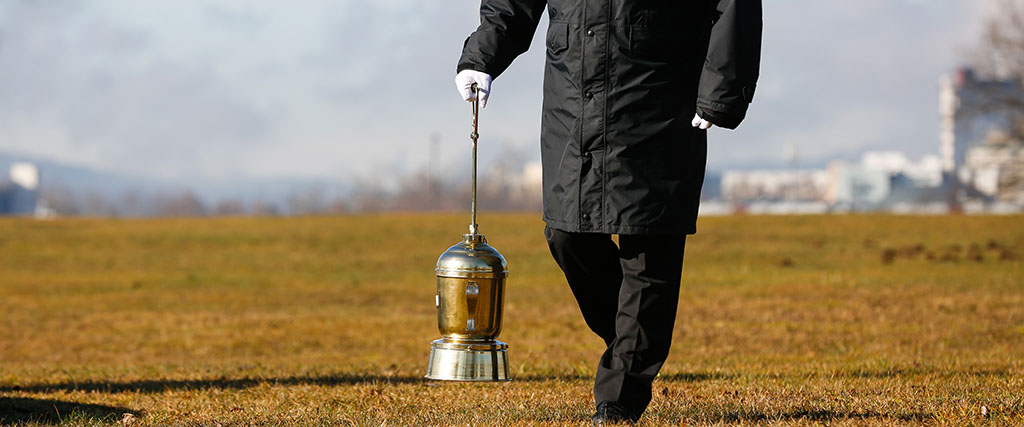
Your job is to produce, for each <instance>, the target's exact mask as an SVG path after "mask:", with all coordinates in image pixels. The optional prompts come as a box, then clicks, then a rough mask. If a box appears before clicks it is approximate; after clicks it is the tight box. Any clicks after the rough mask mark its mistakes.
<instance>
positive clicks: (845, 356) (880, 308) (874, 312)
mask: <svg viewBox="0 0 1024 427" xmlns="http://www.w3.org/2000/svg"><path fill="white" fill-rule="evenodd" d="M466 222H467V221H466V218H465V216H464V215H385V216H355V217H329V218H327V217H325V218H257V219H253V218H227V219H180V220H177V219H175V220H169V219H158V220H108V219H61V220H55V221H34V220H24V219H4V220H0V424H4V425H6V424H25V425H55V424H56V425H108V424H125V425H278V424H289V425H375V426H376V425H522V424H545V425H546V424H570V425H572V424H582V423H585V422H587V421H588V417H589V415H590V414H591V412H592V410H593V407H592V405H593V403H592V401H591V397H590V389H591V376H592V375H593V373H594V370H595V368H596V360H597V357H598V355H599V354H600V352H601V350H602V344H601V342H600V340H599V339H597V338H596V337H595V336H593V335H592V334H591V333H590V332H589V331H588V330H587V329H586V326H585V325H584V324H583V321H582V318H581V316H580V315H579V313H578V311H577V308H576V306H575V303H574V301H573V299H572V297H571V294H570V293H569V290H568V287H567V286H566V285H565V282H564V279H563V278H562V276H561V275H560V272H559V271H558V269H557V267H556V266H555V264H554V262H553V261H551V259H550V256H549V255H548V253H547V247H546V245H545V243H544V240H543V235H542V223H541V222H540V221H539V219H538V218H537V217H536V216H534V215H497V214H488V213H485V214H484V215H482V216H481V224H482V225H481V227H482V228H481V230H482V231H483V232H484V233H485V234H486V235H487V236H488V239H489V240H490V242H491V243H492V244H493V245H494V246H495V247H497V248H498V249H499V250H501V251H502V253H504V254H505V256H506V257H507V258H508V259H509V261H510V265H511V270H512V276H511V278H510V282H509V287H508V291H507V300H506V304H505V313H506V317H505V319H506V321H505V328H504V331H503V332H502V335H501V337H500V339H502V340H503V341H505V342H508V343H509V345H510V350H509V361H510V363H511V366H512V373H513V375H514V377H515V379H514V380H513V381H511V382H509V383H503V384H451V383H438V382H430V381H425V380H423V379H421V377H422V375H423V373H424V371H425V368H426V362H427V355H428V352H429V348H430V341H431V340H433V339H435V338H437V336H438V332H437V329H436V317H435V311H434V303H433V296H434V292H435V287H434V286H435V284H434V275H433V274H434V273H433V266H434V262H435V260H436V258H437V256H438V255H439V254H440V253H441V252H443V251H444V250H445V249H446V248H447V247H448V246H449V245H451V244H453V243H455V242H456V241H457V240H458V239H459V237H460V235H461V233H462V232H463V230H464V229H465V227H466ZM699 227H700V232H699V234H697V235H696V236H693V237H691V239H690V240H689V242H688V244H687V256H686V266H685V267H684V279H683V291H682V294H681V297H680V308H679V318H678V319H677V320H676V324H675V326H676V328H675V330H676V332H675V341H674V346H673V350H672V354H671V356H670V358H669V361H668V363H666V365H665V367H664V369H663V371H662V374H661V376H660V377H659V378H658V379H657V380H656V381H655V398H654V401H653V403H652V405H651V407H650V408H649V410H648V412H647V413H646V414H645V416H644V418H643V420H642V424H644V425H680V424H685V425H694V424H696V425H703V424H730V425H732V424H740V425H743V424H780V425H813V424H826V423H827V424H838V425H845V424H851V425H877V424H938V425H964V424H971V425H975V424H977V425H985V424H987V425H1012V424H1020V425H1024V217H1021V216H1005V217H988V216H986V217H968V216H948V217H947V216H926V217H915V216H884V215H883V216H875V215H870V216H861V215H852V216H810V217H802V216H794V217H756V216H747V217H744V216H738V217H722V218H702V219H701V220H700V224H699Z"/></svg>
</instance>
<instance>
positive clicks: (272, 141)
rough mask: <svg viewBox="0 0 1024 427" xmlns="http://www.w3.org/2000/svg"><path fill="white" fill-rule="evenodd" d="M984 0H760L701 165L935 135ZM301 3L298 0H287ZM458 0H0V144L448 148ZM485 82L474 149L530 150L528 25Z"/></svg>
mask: <svg viewBox="0 0 1024 427" xmlns="http://www.w3.org/2000/svg"><path fill="white" fill-rule="evenodd" d="M991 3H992V1H991V0H764V22H765V31H764V49H763V60H762V70H761V80H760V83H759V89H758V93H757V95H756V97H755V101H754V104H753V105H752V107H751V109H750V112H749V114H748V119H747V121H746V122H745V123H744V124H743V125H742V126H741V127H740V129H739V130H737V131H725V130H716V131H713V132H712V133H711V135H710V144H711V149H710V154H709V156H710V159H709V166H710V167H711V168H715V169H722V168H727V167H736V166H750V165H758V164H773V163H774V164H780V163H782V161H783V158H784V152H785V147H786V146H787V144H794V145H795V146H796V147H797V149H798V152H799V156H800V158H801V159H803V161H804V162H806V163H807V164H811V163H815V162H821V161H822V160H823V159H828V158H833V157H852V156H855V155H856V154H857V153H860V152H861V151H863V150H867V149H893V150H902V151H905V152H907V153H908V154H909V155H911V157H912V158H917V157H919V156H922V155H925V154H930V153H937V152H938V136H937V135H938V128H937V122H938V112H937V102H938V95H937V88H938V79H939V77H940V75H941V74H942V73H945V72H949V71H950V70H952V69H953V68H954V67H955V66H956V65H957V64H958V63H959V62H961V61H962V60H963V59H964V58H966V57H968V54H967V53H968V49H969V48H970V47H971V46H972V45H973V43H974V41H975V39H976V37H977V33H978V29H979V27H980V23H981V20H982V18H983V17H984V16H986V14H987V13H988V9H990V8H991ZM298 5H301V6H298ZM478 6H479V1H478V0H415V1H414V0H304V1H302V2H282V1H278V0H246V1H240V0H207V1H198V0H196V1H181V0H177V1H170V0H167V1H163V0H151V1H138V0H91V1H89V0H63V1H61V0H53V1H16V0H4V1H3V2H0V152H7V153H18V154H24V155H29V156H33V157H40V158H46V159H52V160H57V161H62V162H65V163H70V164H74V165H82V166H87V167H91V168H95V169H99V170H104V171H112V172H120V173H128V174H135V175H140V176H147V177H155V178H160V179H165V180H171V181H192V182H195V181H196V180H218V179H239V178H266V177H277V176H289V177H304V178H323V179H331V180H337V179H348V178H352V177H355V176H361V177H368V176H378V177H382V178H385V179H386V177H389V176H393V175H395V173H394V172H408V171H411V170H414V169H416V168H422V167H425V165H426V162H427V158H428V150H429V144H428V141H429V140H430V135H431V134H437V135H439V136H440V140H441V144H440V147H441V153H442V157H444V159H445V160H444V161H443V167H444V168H445V169H447V170H449V171H451V170H461V169H463V168H466V167H468V157H466V156H467V153H468V141H469V140H468V137H467V136H468V133H469V127H468V125H469V118H470V116H469V107H468V105H467V104H466V103H465V102H464V101H462V100H461V99H459V97H458V94H457V93H456V91H455V89H454V84H453V78H454V74H455V65H456V61H457V59H458V57H459V53H460V49H461V47H462V42H463V40H464V39H465V37H466V36H467V35H468V34H469V33H470V32H472V31H473V29H474V28H475V27H476V25H477V23H478ZM546 26H547V22H546V18H545V19H544V22H543V23H542V25H541V29H540V30H539V31H538V37H535V41H534V46H533V48H532V49H531V51H530V52H528V53H527V54H525V55H524V56H522V57H520V58H519V59H518V60H516V62H515V63H514V64H513V66H512V67H511V68H510V69H509V70H508V71H507V72H506V73H505V74H504V75H503V76H502V77H501V78H499V79H498V80H497V81H496V82H495V84H494V87H493V95H492V97H491V100H490V103H489V104H488V108H487V109H486V110H484V112H483V115H482V118H481V134H482V137H481V138H482V139H481V144H482V148H481V149H482V150H483V153H482V156H484V158H485V159H490V158H494V157H495V156H497V155H499V154H501V153H503V152H504V153H507V152H509V151H510V149H509V148H505V147H511V151H519V152H520V153H522V154H523V155H525V156H526V157H527V158H530V157H539V149H538V147H537V146H538V135H539V127H540V96H541V77H542V76H541V74H542V73H541V71H542V61H543V52H542V50H543V43H541V42H540V41H538V39H539V36H540V35H541V34H543V33H542V32H543V30H544V28H546Z"/></svg>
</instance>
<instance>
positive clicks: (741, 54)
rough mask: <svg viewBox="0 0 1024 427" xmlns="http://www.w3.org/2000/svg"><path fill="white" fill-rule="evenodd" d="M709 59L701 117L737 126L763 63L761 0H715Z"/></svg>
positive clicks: (703, 75) (699, 98) (699, 104)
mask: <svg viewBox="0 0 1024 427" xmlns="http://www.w3.org/2000/svg"><path fill="white" fill-rule="evenodd" d="M714 3H715V8H714V11H713V15H712V18H713V22H714V23H713V25H712V26H711V39H710V42H709V43H708V54H707V60H706V61H705V62H704V70H703V72H702V73H701V77H700V88H699V90H698V94H697V108H698V110H699V111H698V112H699V113H701V117H703V118H704V119H705V120H708V121H710V122H712V123H714V124H715V125H716V126H721V127H725V128H729V129H735V128H736V126H739V124H740V122H741V121H743V118H744V117H745V116H746V114H747V106H749V105H750V102H751V101H753V99H754V88H755V87H756V86H757V77H758V72H759V68H760V66H761V27H762V21H761V0H715V1H714Z"/></svg>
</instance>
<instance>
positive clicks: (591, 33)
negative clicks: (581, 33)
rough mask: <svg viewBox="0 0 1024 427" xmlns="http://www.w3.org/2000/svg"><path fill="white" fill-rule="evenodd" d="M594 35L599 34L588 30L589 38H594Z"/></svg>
mask: <svg viewBox="0 0 1024 427" xmlns="http://www.w3.org/2000/svg"><path fill="white" fill-rule="evenodd" d="M594 34H597V33H595V32H594V30H587V35H588V36H590V37H594Z"/></svg>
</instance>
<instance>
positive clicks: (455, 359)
mask: <svg viewBox="0 0 1024 427" xmlns="http://www.w3.org/2000/svg"><path fill="white" fill-rule="evenodd" d="M475 89H476V88H475V86H474V90H475ZM479 111H480V110H479V105H478V103H477V101H476V100H474V101H473V133H472V134H471V135H470V138H471V139H472V140H473V177H472V186H473V191H472V194H473V196H472V197H473V200H472V207H471V209H472V222H471V223H470V226H469V234H463V235H462V241H461V242H459V243H456V244H455V245H453V246H452V247H450V248H448V250H447V251H445V252H444V253H443V254H441V257H439V258H438V259H437V268H436V269H435V270H434V272H435V273H436V276H437V294H435V296H434V304H435V305H436V306H437V328H438V329H439V330H440V331H441V339H438V340H435V341H434V342H433V343H432V346H431V349H430V362H429V363H428V365H427V375H426V377H427V378H429V379H432V380H448V381H508V380H509V379H511V378H509V376H508V356H507V350H508V345H506V344H505V343H503V342H501V341H498V340H497V337H498V334H499V333H501V317H502V306H503V303H504V300H505V279H506V278H507V277H508V262H506V261H505V257H503V256H501V253H499V252H498V250H497V249H495V248H494V247H492V246H491V245H488V244H487V239H486V238H485V237H484V235H482V234H480V233H479V230H478V226H477V224H476V145H477V139H478V138H479V134H478V133H477V130H478V119H477V118H478V114H479Z"/></svg>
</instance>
